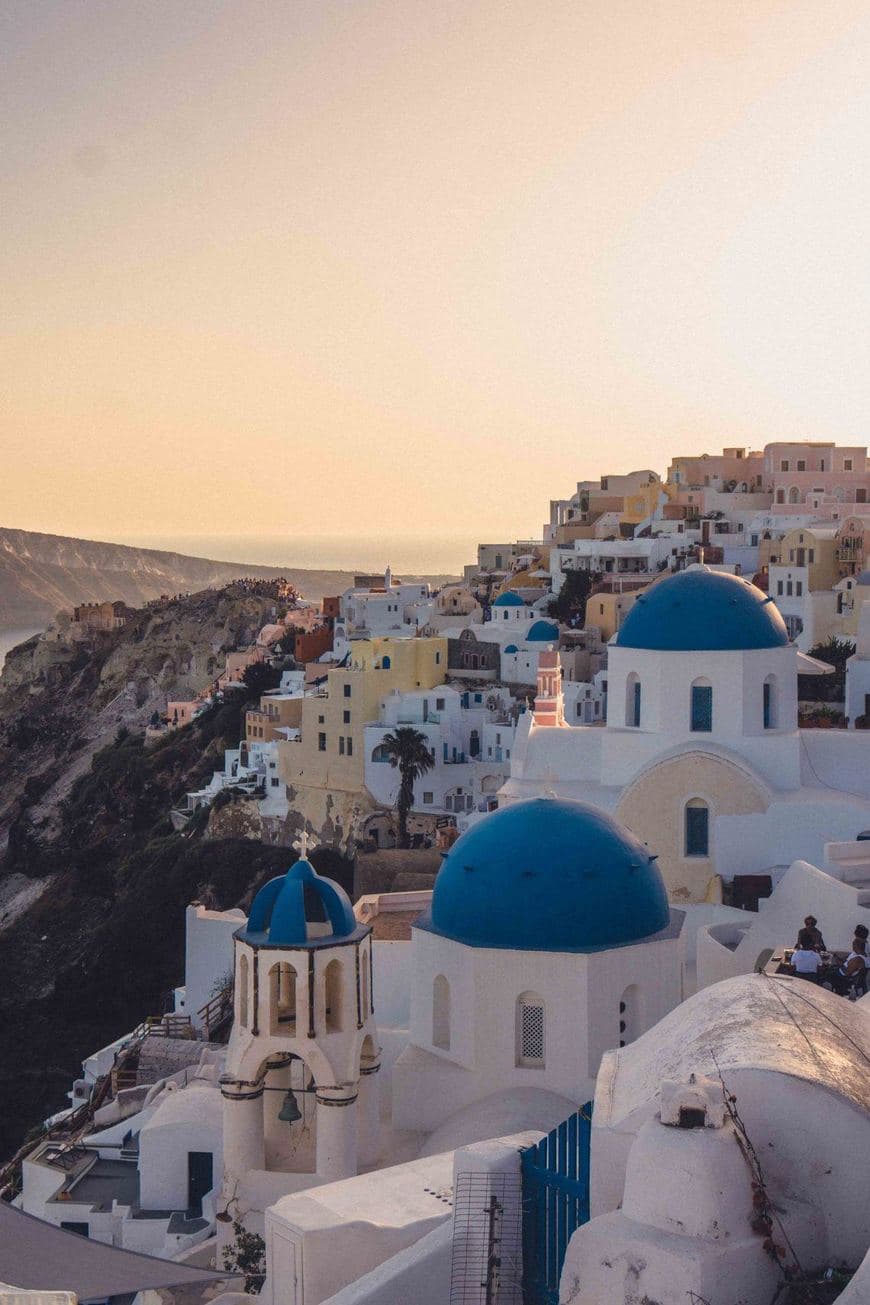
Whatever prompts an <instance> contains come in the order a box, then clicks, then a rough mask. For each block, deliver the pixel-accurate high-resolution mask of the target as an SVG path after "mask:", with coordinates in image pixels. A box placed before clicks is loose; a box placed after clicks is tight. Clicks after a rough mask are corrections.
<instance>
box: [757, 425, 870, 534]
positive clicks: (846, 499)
mask: <svg viewBox="0 0 870 1305" xmlns="http://www.w3.org/2000/svg"><path fill="white" fill-rule="evenodd" d="M764 485H765V488H766V489H767V491H768V492H769V493H771V494H772V495H773V504H772V509H771V510H772V511H773V512H774V513H776V514H777V515H782V516H802V515H805V514H806V513H807V512H808V511H809V512H817V513H819V514H820V515H821V516H824V517H829V518H830V519H831V520H834V521H839V520H842V519H843V518H844V517H846V516H847V515H850V514H852V513H854V512H855V510H856V507H857V505H860V504H866V503H867V502H868V499H870V467H868V464H867V449H866V447H861V446H859V445H854V446H838V445H836V444H832V443H821V442H820V443H802V444H767V445H765V449H764Z"/></svg>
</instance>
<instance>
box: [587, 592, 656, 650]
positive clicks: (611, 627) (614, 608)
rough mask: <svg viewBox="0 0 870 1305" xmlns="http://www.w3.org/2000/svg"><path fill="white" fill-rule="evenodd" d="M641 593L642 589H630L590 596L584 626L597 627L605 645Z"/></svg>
mask: <svg viewBox="0 0 870 1305" xmlns="http://www.w3.org/2000/svg"><path fill="white" fill-rule="evenodd" d="M644 588H647V589H648V588H649V585H646V586H644ZM642 593H643V589H630V590H628V591H627V592H625V593H600V594H590V595H589V598H588V599H587V600H586V620H585V622H584V624H585V625H586V627H587V629H588V627H589V626H590V625H595V626H597V627H598V629H599V630H600V631H601V638H602V641H603V642H604V643H607V641H608V639H612V638H613V636H614V635H615V634H616V632H617V630H618V629H619V627H620V626H621V625H622V622H623V621H624V620H625V618H626V616H627V615H628V613H629V612H630V611H631V609H632V607H634V603H635V599H636V598H637V596H638V594H642Z"/></svg>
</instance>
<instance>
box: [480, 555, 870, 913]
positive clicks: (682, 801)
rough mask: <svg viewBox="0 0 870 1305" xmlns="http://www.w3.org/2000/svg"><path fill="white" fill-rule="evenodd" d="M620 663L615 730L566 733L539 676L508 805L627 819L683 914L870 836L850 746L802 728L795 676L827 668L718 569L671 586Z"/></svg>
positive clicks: (609, 722)
mask: <svg viewBox="0 0 870 1305" xmlns="http://www.w3.org/2000/svg"><path fill="white" fill-rule="evenodd" d="M607 652H608V659H607V718H606V726H605V728H603V729H602V728H600V727H594V726H593V727H590V726H583V725H578V726H571V725H566V724H565V723H564V717H563V716H562V715H561V712H560V705H559V704H560V696H559V690H558V686H557V687H556V689H554V686H553V684H552V683H548V684H547V685H546V686H543V685H542V684H541V672H540V670H539V704H538V705H536V710H535V711H534V712H533V713H530V714H529V715H528V716H527V717H526V718H525V719H524V720H523V721H521V723H520V726H519V727H518V730H517V737H516V740H515V743H514V748H513V752H512V757H511V776H510V779H509V780H508V781H507V783H506V784H505V785H504V787H503V788H502V790H501V791H500V794H499V802H500V804H501V805H505V804H509V803H512V802H518V801H521V800H523V799H525V798H528V797H531V796H534V795H536V794H542V793H545V792H548V791H553V792H555V793H557V794H558V795H559V796H560V797H562V796H564V797H572V798H579V799H582V800H583V801H584V802H587V803H589V804H591V805H593V806H594V807H596V808H597V809H598V810H599V811H601V812H605V813H608V814H610V815H612V816H614V817H615V818H616V819H617V820H618V821H619V822H620V823H621V824H622V825H624V826H626V827H627V828H628V829H630V830H631V831H632V832H633V833H634V834H635V835H636V836H637V837H638V838H639V839H640V840H641V841H642V843H644V844H645V845H646V846H648V847H650V848H653V849H654V850H655V851H656V852H657V853H658V862H657V864H658V866H659V868H660V870H661V872H662V874H663V876H664V880H665V883H666V885H667V889H668V894H669V897H670V900H671V901H672V902H675V903H677V904H680V903H687V904H689V903H701V902H720V901H722V898H723V887H724V885H726V884H728V883H729V882H730V881H732V880H733V879H734V878H735V876H738V875H763V876H769V877H770V879H771V881H772V884H773V885H774V886H775V884H776V882H777V881H778V877H779V876H781V874H783V873H784V871H785V869H786V868H787V867H788V865H789V864H790V863H791V862H792V861H794V860H796V859H803V860H807V861H811V862H813V863H814V864H816V865H820V866H823V865H825V864H826V854H825V846H826V844H828V843H835V842H840V841H846V842H847V841H849V840H850V839H853V838H855V836H856V834H857V833H858V831H859V830H861V829H863V828H866V827H867V823H868V820H870V800H868V798H867V797H862V796H861V794H860V792H857V791H856V788H857V786H856V785H855V783H854V774H855V768H856V764H857V756H856V754H854V749H853V748H852V745H850V742H849V740H848V739H846V738H845V737H841V738H834V737H832V736H831V734H825V733H824V732H823V731H819V730H804V731H801V730H799V729H798V675H799V674H801V673H802V672H808V673H812V672H813V671H818V670H819V664H818V663H812V664H811V663H810V659H808V658H805V657H804V656H803V654H801V653H799V652H798V649H797V647H796V646H795V644H793V643H791V642H790V641H789V637H788V632H787V630H786V627H785V623H784V621H783V619H782V616H781V615H780V613H779V611H778V609H777V607H776V605H775V603H774V602H773V600H772V599H771V598H770V597H769V596H768V595H767V594H765V593H764V592H762V590H760V589H758V588H757V587H756V586H755V585H753V584H750V583H749V581H747V580H744V579H743V578H741V577H740V576H735V575H731V574H729V573H726V572H722V571H712V570H710V569H709V568H708V567H705V566H696V567H691V568H689V569H687V570H685V571H680V572H677V573H676V574H672V575H667V576H664V577H662V578H661V579H660V580H657V581H656V582H655V583H654V584H652V585H650V586H649V588H647V589H645V590H643V591H642V592H641V593H640V594H638V595H637V597H636V599H635V601H634V604H633V606H632V607H631V609H630V611H629V612H628V614H627V616H626V617H625V619H624V621H623V624H622V627H621V628H620V630H619V631H618V633H617V635H616V636H615V637H614V638H613V639H611V641H610V644H609V645H608V650H607Z"/></svg>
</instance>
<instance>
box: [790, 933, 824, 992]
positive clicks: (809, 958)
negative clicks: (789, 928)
mask: <svg viewBox="0 0 870 1305" xmlns="http://www.w3.org/2000/svg"><path fill="white" fill-rule="evenodd" d="M791 963H792V969H793V970H794V972H795V974H796V975H797V977H798V978H799V979H809V981H810V983H818V981H819V970H820V969H821V968H822V958H821V956H820V955H819V953H818V952H817V951H816V949H815V947H814V946H813V938H812V935H811V934H810V931H809V930H808V929H801V931H800V933H799V934H798V941H797V947H795V949H794V951H793V952H792V954H791Z"/></svg>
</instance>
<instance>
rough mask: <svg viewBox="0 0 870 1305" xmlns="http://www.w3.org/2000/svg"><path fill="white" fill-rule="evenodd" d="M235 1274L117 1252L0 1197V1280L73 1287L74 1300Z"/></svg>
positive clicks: (37, 1287)
mask: <svg viewBox="0 0 870 1305" xmlns="http://www.w3.org/2000/svg"><path fill="white" fill-rule="evenodd" d="M227 1280H229V1286H230V1288H232V1287H234V1286H236V1284H237V1283H238V1281H239V1280H238V1278H236V1277H235V1276H234V1275H233V1274H230V1273H211V1272H209V1270H207V1269H196V1268H194V1267H193V1266H192V1265H189V1264H177V1263H176V1262H175V1261H174V1260H161V1259H158V1258H157V1257H156V1256H154V1255H140V1254H138V1253H137V1252H134V1251H123V1250H119V1249H118V1248H117V1247H116V1246H107V1245H106V1244H105V1243H104V1242H96V1241H91V1240H90V1239H89V1238H87V1237H81V1236H80V1235H79V1234H78V1233H74V1232H67V1231H66V1229H64V1228H58V1227H56V1225H55V1224H53V1223H48V1222H47V1221H46V1220H44V1219H36V1218H35V1217H34V1216H33V1215H31V1214H25V1213H24V1211H23V1210H18V1209H16V1208H15V1206H12V1205H7V1204H6V1202H5V1201H0V1282H8V1283H11V1285H12V1286H14V1287H23V1288H25V1289H26V1290H30V1291H74V1292H75V1294H76V1296H77V1297H78V1299H79V1301H89V1300H105V1299H106V1298H107V1297H110V1296H129V1295H131V1294H133V1293H135V1292H138V1291H146V1290H148V1289H150V1290H152V1291H153V1290H159V1289H160V1288H161V1287H163V1288H170V1287H187V1288H191V1287H193V1288H196V1287H197V1286H207V1285H210V1284H211V1285H215V1284H217V1283H218V1282H221V1281H227Z"/></svg>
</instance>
